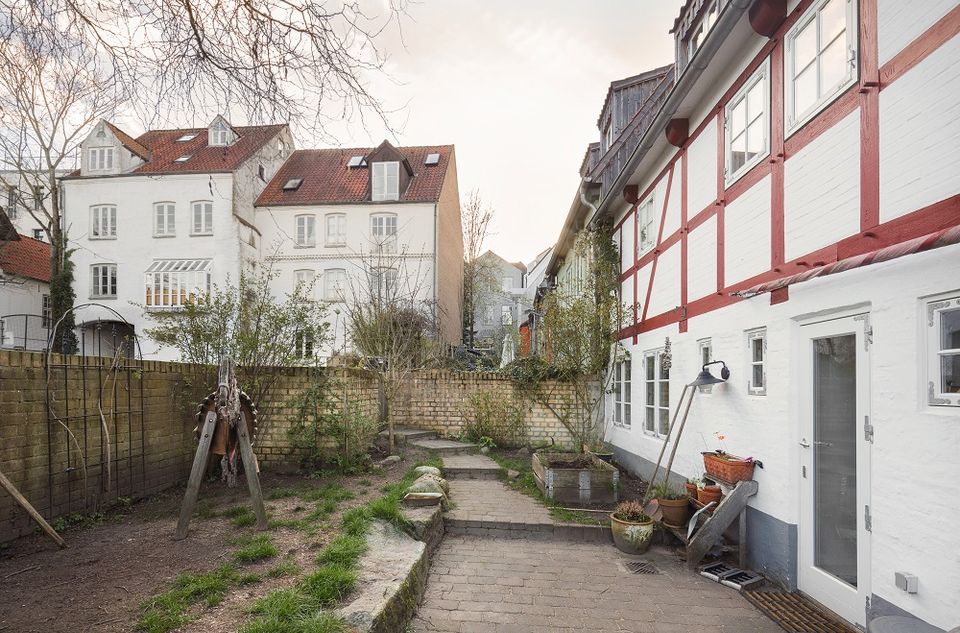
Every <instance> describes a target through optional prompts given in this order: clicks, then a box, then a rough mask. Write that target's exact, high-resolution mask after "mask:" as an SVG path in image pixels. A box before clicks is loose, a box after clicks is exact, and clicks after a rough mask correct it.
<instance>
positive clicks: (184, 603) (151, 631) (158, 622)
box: [137, 564, 248, 633]
mask: <svg viewBox="0 0 960 633" xmlns="http://www.w3.org/2000/svg"><path fill="white" fill-rule="evenodd" d="M244 580H248V578H246V577H245V576H243V575H241V574H240V573H239V572H238V571H237V568H236V567H234V566H233V565H230V564H226V565H221V566H220V567H218V568H216V569H214V570H213V571H209V572H207V573H204V574H192V573H187V574H180V575H179V576H177V579H176V580H175V581H174V583H173V588H172V589H170V590H169V591H166V592H164V593H162V594H160V595H158V596H154V597H153V598H150V599H149V600H147V601H145V602H144V603H143V604H142V605H141V615H140V619H139V620H137V630H138V631H144V632H145V633H166V632H167V631H172V630H173V629H177V628H179V627H181V626H183V625H184V624H187V623H188V622H190V621H191V620H192V619H193V618H192V617H191V616H189V615H188V614H187V609H189V608H190V606H192V605H194V604H199V603H203V604H205V605H206V606H208V607H215V606H217V605H218V604H220V602H221V601H222V600H223V596H224V595H225V594H226V593H227V590H228V589H230V587H232V586H233V585H238V584H243V581H244Z"/></svg>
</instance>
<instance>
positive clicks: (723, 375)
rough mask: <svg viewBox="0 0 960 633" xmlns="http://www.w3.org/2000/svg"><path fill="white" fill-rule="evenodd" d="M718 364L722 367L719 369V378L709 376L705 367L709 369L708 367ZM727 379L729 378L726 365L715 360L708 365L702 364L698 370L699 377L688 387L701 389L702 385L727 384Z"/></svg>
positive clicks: (708, 371)
mask: <svg viewBox="0 0 960 633" xmlns="http://www.w3.org/2000/svg"><path fill="white" fill-rule="evenodd" d="M718 364H719V365H723V367H722V368H721V369H720V377H719V378H717V377H716V376H714V375H713V374H711V373H710V370H709V369H707V367H709V366H710V365H718ZM729 378H730V369H729V368H728V367H727V364H726V363H725V362H723V361H722V360H715V361H711V362H709V363H706V364H704V365H703V367H701V368H700V375H699V376H697V379H696V380H694V381H693V382H691V383H689V385H688V386H690V387H702V386H704V385H716V384H718V383H721V382H727V380H728V379H729Z"/></svg>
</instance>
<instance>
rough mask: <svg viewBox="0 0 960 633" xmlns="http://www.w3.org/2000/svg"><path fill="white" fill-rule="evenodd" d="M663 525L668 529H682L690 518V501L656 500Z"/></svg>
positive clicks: (685, 499)
mask: <svg viewBox="0 0 960 633" xmlns="http://www.w3.org/2000/svg"><path fill="white" fill-rule="evenodd" d="M657 503H658V504H660V512H661V514H662V515H663V523H664V525H667V526H669V527H674V528H682V527H683V526H685V525H686V524H687V519H689V518H690V499H687V498H684V499H657Z"/></svg>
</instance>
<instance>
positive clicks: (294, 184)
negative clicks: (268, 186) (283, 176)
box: [283, 178, 303, 191]
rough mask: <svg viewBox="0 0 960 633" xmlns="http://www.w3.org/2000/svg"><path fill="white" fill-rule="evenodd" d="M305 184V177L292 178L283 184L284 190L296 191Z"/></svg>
mask: <svg viewBox="0 0 960 633" xmlns="http://www.w3.org/2000/svg"><path fill="white" fill-rule="evenodd" d="M301 184H303V178H291V179H290V180H288V181H287V182H285V183H284V184H283V190H284V191H296V190H297V189H299V188H300V185H301Z"/></svg>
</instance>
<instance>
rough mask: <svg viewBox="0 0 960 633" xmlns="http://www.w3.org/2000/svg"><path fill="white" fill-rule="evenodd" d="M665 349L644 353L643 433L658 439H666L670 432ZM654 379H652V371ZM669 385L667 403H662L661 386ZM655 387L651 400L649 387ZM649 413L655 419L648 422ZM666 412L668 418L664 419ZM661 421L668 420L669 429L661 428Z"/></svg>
mask: <svg viewBox="0 0 960 633" xmlns="http://www.w3.org/2000/svg"><path fill="white" fill-rule="evenodd" d="M663 352H664V350H663V348H660V349H651V350H647V351H645V352H644V353H643V432H644V433H646V434H647V435H651V436H653V437H657V438H663V437H666V434H667V433H668V432H669V431H670V370H669V369H667V370H666V376H664V375H663V371H664V370H663ZM651 369H652V370H653V377H652V378H651V377H650V370H651ZM664 383H666V385H667V402H662V398H661V393H660V391H661V389H660V388H661V386H662V385H663V384H664ZM651 385H652V386H653V400H652V401H651V399H650V393H649V387H650V386H651ZM648 412H652V414H653V417H652V419H651V420H648V419H647V418H648ZM664 412H665V413H666V418H663V414H664ZM660 419H666V421H667V428H666V429H661V428H660V423H659V421H660Z"/></svg>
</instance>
